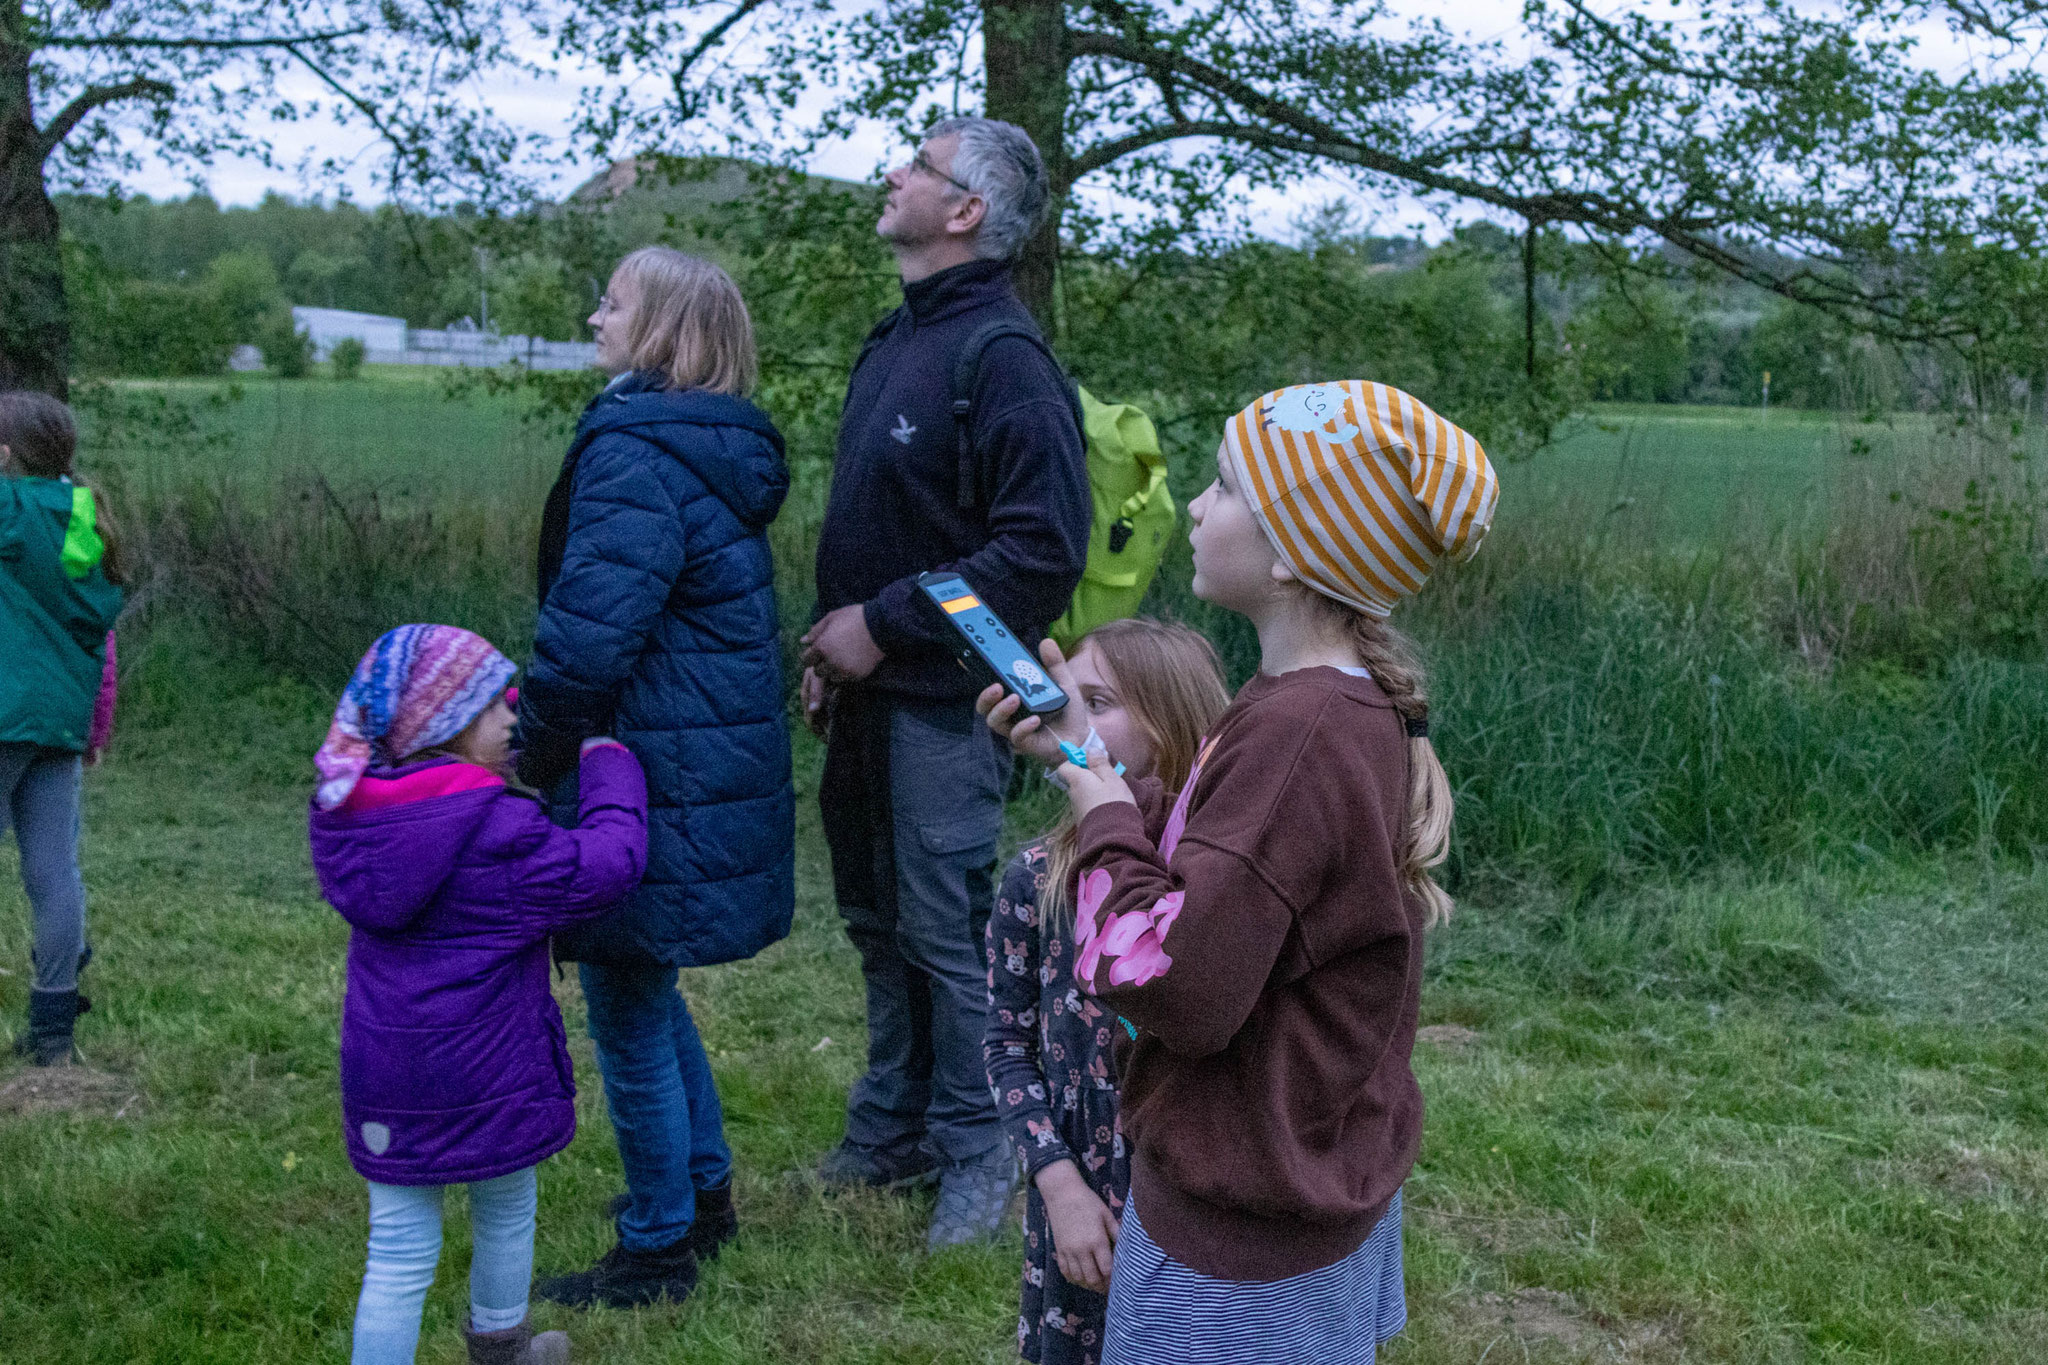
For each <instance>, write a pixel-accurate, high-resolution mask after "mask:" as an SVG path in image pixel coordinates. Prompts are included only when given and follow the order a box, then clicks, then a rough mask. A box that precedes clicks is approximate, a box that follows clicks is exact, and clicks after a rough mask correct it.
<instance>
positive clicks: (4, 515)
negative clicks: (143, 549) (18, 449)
mask: <svg viewBox="0 0 2048 1365" xmlns="http://www.w3.org/2000/svg"><path fill="white" fill-rule="evenodd" d="M105 553H106V549H105V546H104V545H103V544H102V543H101V541H100V535H99V530H98V528H97V526H96V524H95V517H94V512H93V501H92V492H91V490H90V489H86V488H80V487H78V486H76V485H74V484H72V483H70V482H69V481H67V480H64V479H30V478H0V744H36V745H41V746H42V747H43V748H46V749H64V750H69V751H71V752H74V753H83V752H84V751H85V744H86V736H87V734H88V733H89V732H90V730H91V727H92V707H93V700H94V698H95V697H96V696H97V695H98V694H99V686H100V669H101V666H102V665H103V664H104V663H105V661H106V639H107V632H108V631H109V630H111V629H113V626H114V618H115V617H116V616H118V615H119V614H120V612H121V590H120V589H119V588H117V587H115V586H114V585H113V584H112V583H109V582H108V581H107V576H106V573H105V572H104V570H103V569H102V568H101V566H100V560H101V559H102V558H103V557H104V555H105Z"/></svg>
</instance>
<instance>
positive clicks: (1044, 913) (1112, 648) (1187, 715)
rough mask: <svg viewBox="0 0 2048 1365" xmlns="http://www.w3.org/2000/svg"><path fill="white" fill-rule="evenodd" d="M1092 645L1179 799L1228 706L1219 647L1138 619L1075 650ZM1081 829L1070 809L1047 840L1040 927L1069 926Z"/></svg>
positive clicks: (1104, 629)
mask: <svg viewBox="0 0 2048 1365" xmlns="http://www.w3.org/2000/svg"><path fill="white" fill-rule="evenodd" d="M1091 645H1092V646H1094V648H1095V652H1096V653H1097V654H1098V655H1099V656H1100V657H1101V659H1102V667H1103V671H1104V672H1105V673H1107V674H1108V675H1109V680H1110V682H1111V684H1112V685H1113V686H1115V688H1116V691H1117V695H1118V696H1119V697H1120V698H1122V699H1123V703H1124V705H1125V706H1126V707H1128V708H1129V710H1130V713H1131V719H1132V720H1134V721H1136V722H1137V725H1138V728H1139V729H1140V730H1142V731H1143V732H1144V734H1145V738H1146V739H1147V740H1149V741H1150V742H1151V746H1152V755H1153V759H1152V772H1153V775H1154V776H1156V777H1158V778H1159V780H1160V781H1161V782H1162V783H1164V784H1165V787H1166V790H1167V793H1168V794H1169V795H1173V794H1175V793H1178V792H1179V791H1180V789H1181V788H1182V787H1183V786H1184V785H1186V783H1187V780H1188V775H1189V773H1190V772H1191V771H1192V770H1193V769H1194V766H1195V756H1196V753H1197V752H1198V751H1199V750H1200V748H1201V744H1202V737H1203V736H1204V735H1206V734H1208V733H1209V731H1210V729H1211V728H1212V727H1214V726H1215V724H1216V721H1217V718H1218V717H1220V716H1221V715H1222V714H1223V712H1224V710H1225V708H1227V707H1228V706H1229V705H1230V693H1229V691H1228V689H1226V688H1225V687H1224V685H1223V664H1222V661H1221V660H1219V659H1218V658H1217V657H1216V646H1214V645H1212V644H1210V643H1209V641H1208V639H1207V637H1205V636H1204V635H1202V633H1201V632H1200V631H1196V630H1191V629H1189V628H1188V627H1187V626H1183V625H1178V624H1176V623H1174V622H1170V621H1156V620H1153V619H1152V618H1151V617H1148V616H1135V617H1132V618H1130V619H1128V620H1123V621H1110V622H1106V623H1105V624H1103V625H1099V626H1097V627H1096V628H1095V629H1094V630H1091V631H1089V632H1088V633H1087V634H1086V635H1084V636H1082V637H1081V639H1080V640H1078V641H1077V642H1075V645H1074V653H1075V654H1077V655H1078V654H1079V653H1080V652H1081V651H1082V650H1083V649H1086V648H1088V647H1089V646H1091ZM1079 854H1080V839H1079V830H1078V827H1077V826H1076V824H1075V821H1074V816H1073V812H1072V811H1071V810H1070V811H1068V812H1067V813H1066V814H1065V815H1063V816H1061V817H1060V821H1059V823H1058V824H1056V825H1054V826H1053V828H1052V831H1051V833H1049V834H1048V835H1047V836H1046V861H1045V889H1044V890H1043V891H1041V892H1040V893H1039V896H1038V923H1039V926H1040V927H1041V928H1043V927H1044V926H1046V925H1048V924H1057V925H1060V926H1062V927H1065V926H1067V925H1068V924H1069V923H1070V921H1071V920H1072V918H1073V908H1072V899H1073V897H1072V891H1073V884H1074V879H1075V877H1076V875H1077V874H1078V873H1079V871H1080V869H1079V868H1077V867H1076V866H1075V862H1076V860H1077V858H1078V856H1079Z"/></svg>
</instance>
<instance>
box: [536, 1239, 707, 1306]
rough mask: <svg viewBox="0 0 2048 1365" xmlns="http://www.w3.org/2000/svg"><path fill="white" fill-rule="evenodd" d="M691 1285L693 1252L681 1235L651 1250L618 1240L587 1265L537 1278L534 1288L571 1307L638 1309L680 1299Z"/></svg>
mask: <svg viewBox="0 0 2048 1365" xmlns="http://www.w3.org/2000/svg"><path fill="white" fill-rule="evenodd" d="M696 1287H697V1253H696V1251H694V1250H693V1249H692V1248H691V1246H690V1240H689V1238H687V1237H685V1238H684V1239H683V1240H682V1241H680V1242H677V1243H676V1244H675V1245H674V1246H666V1247H659V1248H657V1249H655V1250H653V1251H634V1250H633V1249H631V1248H630V1247H628V1246H626V1245H625V1243H623V1242H621V1243H620V1244H619V1245H617V1246H615V1247H613V1248H612V1249H611V1250H610V1251H607V1252H606V1253H605V1254H604V1257H603V1259H601V1260H599V1261H598V1263H597V1264H596V1265H594V1266H592V1267H591V1268H590V1269H588V1270H583V1271H578V1272H577V1273H576V1274H573V1275H556V1276H553V1277H552V1278H550V1279H545V1280H542V1281H541V1282H540V1283H538V1284H536V1285H535V1286H534V1287H533V1292H534V1295H535V1296H536V1297H537V1298H543V1299H546V1300H547V1301H548V1302H550V1303H559V1304H564V1305H566V1306H568V1307H570V1308H591V1307H595V1306H596V1305H598V1304H603V1305H605V1306H606V1307H607V1308H643V1307H645V1306H646V1305H648V1304H650V1303H657V1302H659V1301H660V1300H662V1299H667V1300H668V1301H669V1302H670V1303H681V1302H682V1301H683V1300H684V1299H687V1298H689V1297H690V1292H691V1291H692V1290H694V1289H695V1288H696Z"/></svg>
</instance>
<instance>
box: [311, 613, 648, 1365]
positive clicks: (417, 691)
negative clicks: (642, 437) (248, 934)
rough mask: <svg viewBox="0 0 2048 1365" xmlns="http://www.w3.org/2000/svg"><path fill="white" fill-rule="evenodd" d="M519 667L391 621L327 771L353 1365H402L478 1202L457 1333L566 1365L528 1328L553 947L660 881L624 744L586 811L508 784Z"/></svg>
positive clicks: (321, 842) (555, 1080)
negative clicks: (452, 1203) (358, 1198)
mask: <svg viewBox="0 0 2048 1365" xmlns="http://www.w3.org/2000/svg"><path fill="white" fill-rule="evenodd" d="M513 671H514V670H513V664H512V662H511V660H509V659H507V658H506V657H505V656H504V655H503V654H500V653H499V652H498V651H497V650H496V649H494V648H492V646H491V645H490V643H489V642H488V641H486V640H484V639H482V638H481V637H479V636H477V635H473V634H471V633H470V632H468V631H466V630H459V629H456V628H455V627H453V626H400V627H399V628H398V629H396V630H393V631H390V632H389V633H387V634H386V635H384V636H383V637H382V638H380V639H379V640H378V641H377V643H376V644H375V645H373V646H371V648H370V652H369V653H368V654H366V655H365V656H364V657H363V661H362V663H360V664H359V665H357V667H356V672H355V676H354V677H353V678H352V679H350V681H349V685H348V690H347V691H346V692H344V693H343V695H342V699H341V704H340V705H339V706H338V707H337V708H336V709H335V713H334V725H333V727H332V729H330V730H329V731H328V735H327V742H326V743H325V744H323V745H322V746H321V748H320V752H319V755H318V756H317V758H316V759H315V765H316V767H317V768H318V769H319V775H320V782H319V787H318V789H317V790H316V792H315V794H314V797H313V810H312V816H311V832H312V844H313V867H314V870H315V871H316V872H317V873H318V874H319V878H320V889H321V891H322V893H323V894H324V895H325V896H326V897H327V900H328V902H329V903H330V904H331V905H333V906H334V908H335V909H336V910H338V911H340V912H341V915H342V917H343V918H344V919H346V920H347V921H348V922H349V923H350V924H351V925H352V926H354V932H353V933H351V934H350V936H349V947H348V990H347V996H346V1000H345V1002H344V1004H343V1006H342V1021H341V1107H342V1121H343V1129H344V1135H345V1138H346V1141H347V1145H348V1155H349V1160H350V1162H352V1163H353V1164H354V1166H355V1168H356V1170H357V1171H358V1172H359V1173H360V1174H361V1175H362V1176H363V1178H364V1179H365V1180H367V1181H368V1182H369V1185H370V1244H369V1264H368V1266H367V1268H366V1269H365V1270H364V1272H363V1292H362V1297H361V1299H360V1300H359V1301H358V1303H357V1305H356V1319H355V1344H354V1351H353V1355H352V1356H351V1360H352V1362H353V1365H389V1363H393V1362H396V1363H399V1365H405V1363H409V1362H410V1361H411V1360H412V1358H413V1351H414V1349H415V1347H416V1346H417V1344H418V1342H419V1333H420V1314H421V1308H422V1305H423V1304H424V1302H425V1300H426V1294H427V1288H428V1286H430V1285H431V1284H432V1283H433V1279H434V1265H435V1262H436V1261H437V1260H438V1259H439V1258H440V1250H441V1195H442V1191H443V1190H444V1189H445V1188H446V1187H447V1186H449V1185H454V1184H466V1185H468V1186H469V1201H470V1217H471V1222H472V1224H473V1225H474V1226H473V1237H472V1241H473V1247H474V1250H473V1252H472V1255H471V1261H470V1272H469V1293H470V1309H469V1321H468V1323H467V1324H465V1326H464V1328H463V1336H464V1339H465V1340H466V1341H467V1343H468V1346H469V1359H470V1360H471V1361H472V1362H477V1363H478V1365H559V1362H563V1361H566V1360H567V1359H568V1358H569V1341H568V1338H567V1337H566V1336H565V1335H564V1334H562V1333H560V1332H548V1333H545V1334H543V1335H541V1336H538V1337H536V1336H534V1335H533V1329H532V1327H531V1326H530V1325H529V1323H528V1321H527V1289H528V1285H529V1282H530V1281H531V1279H532V1274H533V1228H534V1209H535V1201H536V1186H535V1180H534V1168H535V1167H536V1166H537V1165H538V1164H539V1163H540V1162H541V1161H542V1160H544V1159H545V1158H547V1157H549V1156H552V1155H554V1154H555V1153H556V1152H558V1151H560V1150H561V1149H562V1148H563V1147H566V1146H567V1145H568V1143H569V1139H570V1138H571V1137H572V1136H574V1134H575V1131H576V1115H575V1108H574V1096H575V1093H576V1090H575V1085H574V1082H573V1081H572V1079H571V1074H570V1064H569V1051H568V1047H567V1044H566V1041H565V1039H564V1036H563V1032H562V1017H561V1013H560V1012H559V1011H558V1010H557V1009H556V1008H555V1001H554V997H553V996H552V995H551V994H550V993H549V991H548V937H549V935H551V934H553V933H555V932H556V931H557V930H560V929H562V928H564V927H566V926H568V925H571V924H574V923H577V922H578V921H581V920H585V919H589V918H591V917H593V916H596V915H599V914H602V913H603V912H604V911H605V910H607V909H609V908H610V907H611V906H612V905H613V904H614V903H615V902H617V901H618V900H619V899H621V898H622V897H623V896H625V894H626V893H627V892H628V891H630V890H631V889H632V888H633V887H634V886H635V885H636V884H637V883H638V882H639V880H640V877H641V873H642V872H643V870H644V869H645V867H646V862H647V784H646V780H645V778H644V777H643V776H642V774H641V771H640V765H639V763H638V762H637V761H636V760H635V759H634V758H633V756H632V755H631V754H630V753H628V752H627V751H626V750H625V749H624V748H623V747H622V746H621V745H619V744H618V743H617V742H616V741H613V740H609V739H593V740H589V741H586V742H585V743H584V745H583V750H582V757H581V791H582V795H581V813H580V819H579V820H578V823H577V825H576V827H575V828H574V829H562V828H559V827H557V826H556V825H554V824H552V823H551V822H550V821H549V819H548V817H547V815H546V813H545V811H544V810H543V808H542V806H541V804H540V801H539V799H538V798H536V797H534V796H533V795H531V794H529V793H527V792H525V791H523V790H520V789H518V788H516V787H513V786H511V785H509V784H508V782H507V780H506V774H507V773H509V772H510V771H511V757H512V756H511V752H510V743H511V732H512V724H513V712H512V709H511V707H510V706H509V705H508V699H507V697H506V684H508V683H509V682H511V680H512V675H513Z"/></svg>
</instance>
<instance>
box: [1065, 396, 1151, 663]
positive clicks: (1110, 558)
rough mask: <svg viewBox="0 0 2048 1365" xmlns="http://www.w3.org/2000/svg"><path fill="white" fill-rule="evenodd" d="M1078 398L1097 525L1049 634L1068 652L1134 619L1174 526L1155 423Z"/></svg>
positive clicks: (1122, 406) (1132, 411) (1129, 410)
mask: <svg viewBox="0 0 2048 1365" xmlns="http://www.w3.org/2000/svg"><path fill="white" fill-rule="evenodd" d="M1080 394H1081V413H1082V421H1081V434H1082V435H1083V436H1084V437H1086V438H1087V441H1088V493H1089V496H1091V497H1092V498H1094V500H1095V520H1094V523H1093V524H1092V525H1091V526H1090V527H1089V528H1088V566H1087V567H1086V568H1085V569H1083V570H1082V571H1081V583H1080V586H1079V587H1077V588H1075V589H1074V601H1073V603H1072V605H1070V606H1069V607H1068V608H1067V614H1066V615H1064V616H1062V617H1060V619H1059V620H1057V621H1055V622H1053V623H1052V627H1051V629H1050V630H1048V631H1047V632H1046V633H1047V634H1049V635H1051V636H1052V638H1053V639H1055V640H1057V641H1059V646H1060V648H1061V649H1067V650H1071V649H1072V648H1073V647H1074V642H1075V641H1076V640H1078V639H1080V638H1081V637H1082V636H1083V635H1086V634H1087V633H1088V632H1089V631H1091V630H1093V629H1095V628H1096V627H1097V626H1099V625H1101V624H1102V623H1103V622H1105V621H1119V620H1122V619H1123V618H1124V617H1126V616H1135V615H1137V614H1138V604H1139V603H1140V602H1142V601H1143V600H1144V598H1145V589H1147V588H1149V587H1151V586H1152V577H1153V575H1154V574H1157V573H1158V572H1159V559H1160V556H1161V555H1164V554H1165V553H1166V542H1167V540H1168V539H1169V538H1170V537H1171V536H1172V535H1173V530H1174V526H1175V525H1176V524H1177V520H1178V519H1177V517H1176V514H1175V512H1174V507H1173V491H1172V490H1171V489H1169V488H1168V487H1167V486H1166V456H1165V455H1164V454H1162V453H1161V452H1160V449H1159V433H1158V432H1157V431H1156V430H1154V429H1153V426H1152V419H1151V418H1149V417H1147V416H1146V415H1145V414H1144V413H1143V412H1141V411H1139V410H1138V409H1137V408H1134V407H1132V406H1131V405H1130V404H1128V403H1103V402H1099V401H1097V399H1096V397H1095V395H1094V394H1092V393H1090V392H1088V390H1086V389H1082V390H1080Z"/></svg>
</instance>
